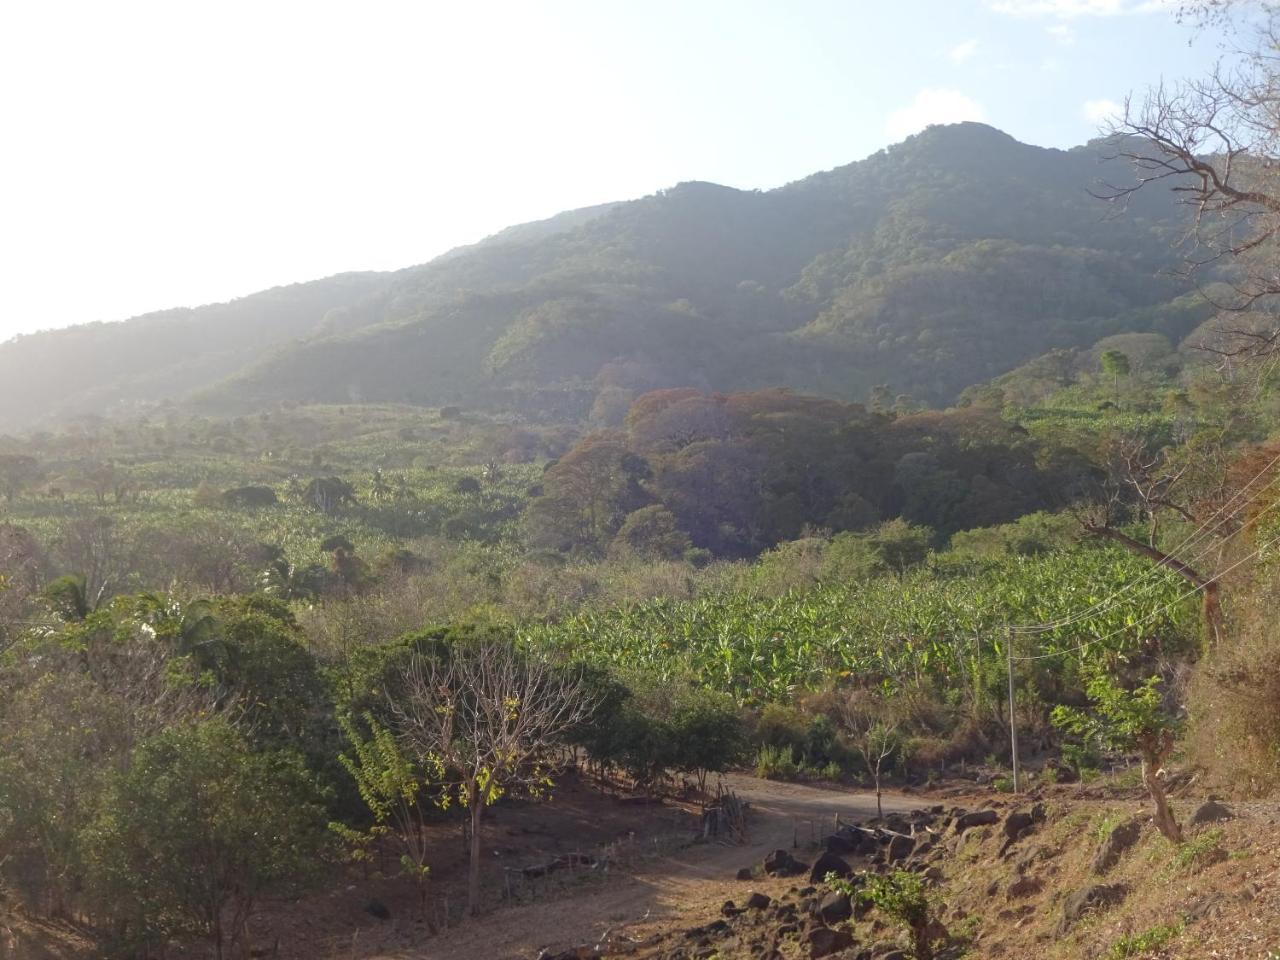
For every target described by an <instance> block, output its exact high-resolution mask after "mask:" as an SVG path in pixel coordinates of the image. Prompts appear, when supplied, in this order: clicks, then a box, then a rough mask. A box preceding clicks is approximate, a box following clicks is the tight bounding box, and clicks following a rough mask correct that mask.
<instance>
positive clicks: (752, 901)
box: [745, 893, 773, 910]
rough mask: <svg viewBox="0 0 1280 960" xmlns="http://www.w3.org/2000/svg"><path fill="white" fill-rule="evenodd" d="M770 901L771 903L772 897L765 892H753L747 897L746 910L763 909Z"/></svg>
mask: <svg viewBox="0 0 1280 960" xmlns="http://www.w3.org/2000/svg"><path fill="white" fill-rule="evenodd" d="M771 903H773V898H772V897H770V896H769V895H768V894H767V893H753V894H751V896H749V897H747V902H746V904H745V906H746V908H747V909H748V910H763V909H765V908H766V907H768V906H769V904H771Z"/></svg>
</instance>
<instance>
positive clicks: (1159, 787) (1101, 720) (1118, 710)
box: [1052, 670, 1183, 843]
mask: <svg viewBox="0 0 1280 960" xmlns="http://www.w3.org/2000/svg"><path fill="white" fill-rule="evenodd" d="M1087 691H1088V694H1089V701H1090V710H1089V711H1084V710H1078V709H1076V708H1074V707H1066V706H1059V707H1055V708H1054V710H1053V714H1052V719H1053V723H1054V725H1055V726H1057V727H1059V728H1061V729H1063V730H1065V731H1067V732H1068V733H1073V734H1076V735H1077V736H1080V737H1083V738H1085V739H1093V740H1096V741H1098V742H1100V743H1101V744H1103V745H1104V746H1107V747H1110V748H1112V749H1115V750H1125V751H1133V750H1136V751H1137V752H1138V753H1139V755H1140V756H1141V757H1142V782H1143V785H1144V786H1146V788H1147V793H1148V794H1149V795H1150V797H1151V803H1152V806H1153V807H1154V809H1155V815H1154V817H1153V818H1152V819H1153V820H1154V822H1155V825H1156V829H1158V830H1159V831H1160V832H1161V833H1162V834H1164V835H1165V836H1166V837H1168V838H1169V840H1171V841H1172V842H1174V843H1182V827H1181V826H1180V825H1179V824H1178V821H1177V819H1176V818H1175V817H1174V815H1173V811H1172V810H1171V809H1170V807H1169V797H1168V795H1167V793H1166V792H1165V787H1164V778H1165V771H1164V764H1165V761H1166V760H1168V759H1169V756H1170V754H1172V753H1173V747H1174V743H1175V742H1176V740H1177V736H1178V732H1179V730H1180V729H1181V728H1182V725H1183V724H1182V719H1181V717H1180V716H1178V714H1177V713H1176V712H1175V711H1174V710H1173V709H1171V708H1170V706H1169V705H1168V704H1167V703H1166V701H1165V697H1164V696H1163V695H1162V694H1161V692H1160V678H1159V677H1150V678H1148V679H1147V680H1146V681H1145V682H1143V683H1142V684H1140V685H1139V686H1137V687H1136V688H1134V689H1133V690H1126V689H1125V688H1123V687H1121V686H1120V685H1119V684H1118V683H1116V681H1115V680H1114V679H1113V678H1112V677H1110V676H1108V675H1107V674H1106V673H1104V672H1102V671H1101V670H1099V671H1098V672H1096V673H1095V674H1094V676H1093V677H1092V678H1091V679H1090V680H1089V684H1088V687H1087Z"/></svg>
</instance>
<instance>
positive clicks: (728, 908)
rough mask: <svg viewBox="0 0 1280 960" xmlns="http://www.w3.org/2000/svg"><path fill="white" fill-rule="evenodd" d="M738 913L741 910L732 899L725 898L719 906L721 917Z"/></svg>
mask: <svg viewBox="0 0 1280 960" xmlns="http://www.w3.org/2000/svg"><path fill="white" fill-rule="evenodd" d="M740 913H742V910H741V909H740V908H739V907H738V905H737V904H735V903H734V902H733V901H732V900H726V901H725V902H724V905H723V906H721V907H720V916H722V917H736V916H737V915H738V914H740Z"/></svg>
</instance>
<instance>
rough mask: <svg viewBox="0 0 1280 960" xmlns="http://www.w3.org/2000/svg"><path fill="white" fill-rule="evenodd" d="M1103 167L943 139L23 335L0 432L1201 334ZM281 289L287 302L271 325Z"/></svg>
mask: <svg viewBox="0 0 1280 960" xmlns="http://www.w3.org/2000/svg"><path fill="white" fill-rule="evenodd" d="M1104 152H1105V151H1104V148H1103V147H1102V146H1100V145H1097V144H1093V145H1089V146H1085V147H1080V148H1076V149H1074V150H1070V151H1059V150H1047V149H1042V148H1038V147H1033V146H1028V145H1025V144H1021V143H1018V142H1017V141H1015V140H1014V139H1013V138H1011V137H1009V136H1007V135H1005V134H1003V133H1000V132H999V131H996V130H994V129H992V128H990V127H987V126H984V125H981V124H974V123H965V124H957V125H954V126H948V127H933V128H930V129H929V130H927V131H925V132H924V133H922V134H919V135H916V136H914V137H911V138H909V139H908V140H907V141H905V142H903V143H901V144H899V145H897V146H894V147H892V148H890V149H888V150H885V151H881V152H880V153H877V154H875V155H873V156H871V157H869V158H867V159H865V160H862V161H858V162H855V163H852V164H849V165H847V166H844V167H840V168H837V169H835V170H831V171H827V172H825V173H819V174H815V175H813V176H811V177H808V178H806V179H804V180H801V181H798V182H796V183H792V184H789V185H787V186H785V187H781V188H778V189H776V190H770V191H767V192H760V191H743V190H736V189H732V188H728V187H722V186H717V185H714V184H709V183H701V182H691V183H684V184H680V185H678V186H676V187H673V188H672V189H670V190H665V191H661V192H659V193H658V194H655V195H653V196H650V197H646V198H643V199H640V200H635V201H630V202H625V203H619V204H606V205H603V206H601V207H594V208H587V209H584V210H582V211H570V212H568V213H566V214H561V215H559V216H557V217H554V218H551V219H549V220H547V221H542V222H540V223H538V224H531V225H525V226H524V227H520V228H511V229H510V230H508V231H504V232H503V233H500V234H498V235H496V236H495V237H493V238H490V240H489V241H484V242H481V243H480V244H476V245H473V246H472V247H468V248H460V249H458V250H456V251H452V252H451V253H449V254H446V255H445V256H443V257H440V258H437V259H436V260H434V261H432V262H430V263H428V264H425V265H423V266H419V267H412V268H409V269H406V270H401V271H398V272H396V273H392V274H380V275H369V274H359V275H347V276H345V277H336V278H330V279H329V280H326V281H318V282H317V284H302V285H297V286H295V287H288V288H280V290H277V291H268V292H267V293H265V294H258V295H255V296H254V297H248V298H244V299H243V300H239V301H235V302H234V303H233V304H228V305H222V306H221V307H210V308H201V309H200V310H197V311H186V312H183V316H182V319H185V320H186V322H188V323H197V322H198V321H207V322H204V323H202V324H200V326H199V330H200V331H201V334H200V335H199V336H195V337H194V338H193V336H192V334H191V332H189V331H179V328H178V326H177V325H176V324H169V325H166V323H165V319H166V318H167V317H168V315H167V314H164V315H152V316H149V317H146V318H138V319H136V320H134V321H128V322H126V323H123V324H111V325H90V326H89V327H84V328H75V329H73V330H72V331H63V332H57V333H52V334H38V335H33V336H30V337H23V338H20V339H18V340H17V341H13V342H10V343H8V344H5V345H3V346H0V409H2V410H3V411H4V413H3V414H0V427H4V428H7V429H11V428H14V427H17V426H24V425H29V424H31V423H33V422H36V421H38V420H39V419H41V418H43V417H47V416H48V415H49V414H58V413H74V412H78V411H82V410H95V411H103V410H108V411H109V410H112V409H119V408H120V406H121V405H122V404H137V403H140V402H157V401H159V400H161V399H164V398H169V399H175V400H176V399H182V398H183V397H184V395H186V396H189V397H190V398H191V399H193V400H195V401H196V402H197V403H198V405H199V406H200V407H201V408H203V409H206V410H209V411H211V412H240V411H245V410H252V409H257V408H261V407H264V406H272V405H275V404H278V403H280V402H282V401H298V402H339V403H348V402H362V401H392V402H410V403H419V404H445V403H463V404H471V405H477V406H486V407H490V408H496V409H503V408H506V409H519V410H521V411H522V412H525V413H531V414H540V415H545V416H551V417H569V418H580V417H583V416H586V415H588V413H591V415H592V417H593V419H594V420H596V421H597V422H599V423H601V424H602V425H608V424H610V423H612V422H616V420H617V418H618V417H619V416H621V415H622V413H624V412H625V409H626V405H627V403H628V402H629V400H630V399H631V398H633V397H634V396H636V395H638V394H640V393H643V392H645V391H647V390H651V389H656V388H662V387H672V386H693V387H698V388H701V389H708V390H718V391H732V390H742V389H753V388H758V387H763V386H772V385H787V386H791V387H795V388H798V389H802V390H808V391H815V392H821V393H824V394H827V395H830V396H833V397H838V398H841V399H863V398H865V397H866V396H867V394H868V392H869V391H870V389H871V387H872V386H874V385H877V384H882V383H887V384H888V385H889V387H890V388H891V390H892V392H893V393H906V394H911V395H913V396H914V397H915V398H916V399H918V400H921V401H925V402H932V403H938V402H947V401H949V400H952V399H953V398H954V397H955V396H956V395H957V394H958V393H959V392H960V391H961V390H962V389H964V388H965V387H966V386H969V385H971V384H973V383H976V382H980V381H984V380H987V379H989V378H991V377H994V376H997V375H999V374H1001V373H1003V372H1005V371H1007V370H1010V369H1012V368H1014V367H1016V366H1018V365H1019V364H1021V363H1023V362H1025V361H1027V360H1029V359H1031V358H1032V357H1035V356H1038V355H1040V354H1042V353H1044V352H1045V351H1047V350H1049V349H1051V348H1054V347H1080V346H1087V345H1089V344H1091V343H1093V342H1094V341H1096V340H1098V339H1099V338H1101V337H1104V336H1108V335H1111V334H1115V333H1121V332H1132V331H1137V332H1145V331H1149V330H1157V331H1158V332H1161V333H1164V334H1166V335H1168V336H1170V337H1171V339H1173V340H1174V341H1176V340H1178V339H1180V338H1181V337H1182V336H1184V335H1185V334H1186V333H1187V332H1189V330H1190V328H1191V326H1192V325H1194V322H1195V320H1196V319H1202V318H1196V317H1192V318H1188V317H1187V316H1186V311H1185V310H1172V311H1170V310H1166V309H1165V308H1164V306H1163V305H1164V304H1166V303H1168V302H1170V301H1171V300H1173V299H1174V298H1175V297H1177V296H1178V295H1180V294H1181V293H1183V292H1185V291H1184V290H1183V289H1182V288H1180V287H1178V286H1177V285H1176V284H1175V283H1174V282H1173V281H1171V280H1169V279H1168V278H1167V277H1165V276H1164V275H1163V274H1162V270H1163V268H1165V267H1167V266H1170V265H1171V264H1172V263H1173V262H1174V260H1173V256H1174V255H1173V253H1172V251H1171V241H1172V240H1173V238H1174V237H1175V236H1176V229H1175V224H1174V223H1173V222H1172V221H1171V220H1170V219H1169V216H1170V215H1169V212H1168V211H1169V210H1171V209H1173V207H1172V205H1170V204H1168V203H1167V202H1166V198H1164V197H1161V196H1158V195H1157V194H1156V193H1155V192H1154V191H1153V192H1151V193H1150V194H1149V195H1143V196H1142V197H1140V198H1139V201H1140V203H1139V204H1138V205H1137V206H1136V207H1134V208H1131V209H1129V210H1128V211H1127V212H1126V215H1125V216H1124V217H1121V218H1108V217H1107V216H1106V214H1107V209H1106V207H1105V205H1104V204H1102V203H1100V202H1099V201H1097V200H1095V199H1094V198H1093V197H1091V196H1090V195H1089V192H1088V190H1089V188H1090V187H1091V186H1092V185H1094V184H1095V183H1096V182H1097V180H1098V178H1099V175H1100V169H1099V162H1100V157H1101V156H1102V154H1103V153H1104ZM1117 175H1119V174H1117ZM273 295H274V296H275V297H276V298H277V299H279V300H281V301H282V302H281V305H280V308H279V310H278V311H277V310H276V309H275V308H274V307H273V306H271V307H270V308H269V309H258V308H260V307H263V306H270V304H269V302H268V301H264V300H262V299H261V298H268V297H271V296H273ZM250 313H252V322H251V323H247V324H246V323H240V324H239V325H237V322H236V321H235V319H232V320H230V321H228V320H226V319H224V318H225V317H227V316H230V317H232V318H236V317H241V318H246V317H248V316H250ZM77 331H78V332H77ZM166 335H169V336H171V337H174V338H176V341H175V342H174V343H172V344H170V343H168V341H167V340H166V339H165V337H166ZM86 339H87V340H88V343H89V344H91V347H90V348H89V349H88V350H86V349H84V348H82V347H81V345H80V344H81V343H82V342H84V341H85V340H86ZM193 339H194V341H195V342H201V341H202V340H203V341H204V342H205V343H206V344H207V345H206V346H204V347H202V349H201V350H199V351H193V350H192V349H191V346H192V342H193ZM177 341H180V342H177ZM33 370H35V371H38V375H37V374H36V373H33ZM224 378H226V379H224Z"/></svg>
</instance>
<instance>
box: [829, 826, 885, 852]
mask: <svg viewBox="0 0 1280 960" xmlns="http://www.w3.org/2000/svg"><path fill="white" fill-rule="evenodd" d="M839 835H840V836H841V837H843V838H844V839H845V840H847V841H848V842H849V850H848V851H840V850H831V848H830V847H828V848H827V849H828V850H831V852H832V853H842V852H847V853H850V854H857V855H858V856H868V857H869V856H871V854H873V853H875V852H876V851H877V850H879V849H880V844H879V843H878V842H877V840H876V835H875V834H874V833H872V832H871V831H870V830H864V829H863V828H862V827H844V828H842V829H841V831H840V834H839Z"/></svg>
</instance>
